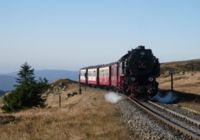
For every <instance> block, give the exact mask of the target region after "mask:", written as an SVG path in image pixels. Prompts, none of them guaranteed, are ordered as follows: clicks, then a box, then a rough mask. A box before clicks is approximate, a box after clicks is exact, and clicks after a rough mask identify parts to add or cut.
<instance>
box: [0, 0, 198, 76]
mask: <svg viewBox="0 0 200 140" xmlns="http://www.w3.org/2000/svg"><path fill="white" fill-rule="evenodd" d="M138 45H145V46H146V47H147V48H151V49H152V50H153V52H154V54H155V55H156V56H157V57H158V58H159V59H160V61H161V62H166V61H176V60H187V59H195V58H200V1H199V0H165V1H164V0H70V1H68V0H32V1H31V0H6V1H3V0H1V1H0V52H1V53H0V73H7V72H12V71H17V70H18V69H19V66H20V65H21V64H23V63H24V62H28V63H29V64H30V65H32V66H33V67H34V68H35V69H68V70H78V69H79V68H80V67H83V66H88V65H94V64H102V63H109V62H113V61H115V60H118V59H119V58H120V57H121V56H122V55H124V54H125V53H126V52H127V51H128V50H130V49H131V48H135V47H137V46H138Z"/></svg>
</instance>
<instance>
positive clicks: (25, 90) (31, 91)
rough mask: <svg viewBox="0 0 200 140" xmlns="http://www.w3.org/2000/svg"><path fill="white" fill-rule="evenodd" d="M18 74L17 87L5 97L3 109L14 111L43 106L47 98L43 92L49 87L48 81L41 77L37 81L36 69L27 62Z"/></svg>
mask: <svg viewBox="0 0 200 140" xmlns="http://www.w3.org/2000/svg"><path fill="white" fill-rule="evenodd" d="M18 76H19V77H18V79H17V83H18V84H17V85H16V89H15V90H14V91H12V92H11V93H10V94H8V95H7V96H5V97H4V99H3V101H4V106H3V107H2V109H3V110H4V111H5V112H13V111H18V110H20V109H24V108H30V107H33V106H43V105H44V101H45V99H43V98H42V93H43V92H44V90H46V88H47V87H48V81H47V80H46V79H41V78H40V79H39V81H36V80H35V78H34V70H33V69H31V67H30V66H29V65H28V64H27V63H25V64H24V65H22V66H21V70H20V71H19V73H18Z"/></svg>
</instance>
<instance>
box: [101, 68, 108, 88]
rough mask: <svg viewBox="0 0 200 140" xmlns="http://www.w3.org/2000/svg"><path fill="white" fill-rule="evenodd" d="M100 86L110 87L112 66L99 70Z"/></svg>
mask: <svg viewBox="0 0 200 140" xmlns="http://www.w3.org/2000/svg"><path fill="white" fill-rule="evenodd" d="M99 85H100V86H110V66H102V67H100V68H99Z"/></svg>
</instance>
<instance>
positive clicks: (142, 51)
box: [79, 46, 160, 98]
mask: <svg viewBox="0 0 200 140" xmlns="http://www.w3.org/2000/svg"><path fill="white" fill-rule="evenodd" d="M159 75H160V63H159V59H158V58H157V57H155V56H154V54H153V53H152V50H151V49H146V48H145V46H138V47H137V48H135V49H132V50H130V51H128V53H127V54H125V55H124V56H122V57H121V58H120V59H119V60H118V61H116V62H113V63H109V64H102V65H95V66H87V67H83V68H81V69H80V71H79V82H80V84H81V85H87V86H92V87H102V88H106V89H112V90H114V91H118V92H120V93H122V94H126V95H127V96H130V97H133V98H152V97H153V96H155V95H156V94H157V91H158V82H157V81H156V78H157V77H159Z"/></svg>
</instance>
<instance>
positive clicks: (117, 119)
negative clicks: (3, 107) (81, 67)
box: [0, 84, 130, 140]
mask: <svg viewBox="0 0 200 140" xmlns="http://www.w3.org/2000/svg"><path fill="white" fill-rule="evenodd" d="M74 90H77V85H76V84H73V85H71V86H69V90H68V91H63V92H62V107H61V108H59V107H58V95H53V94H49V96H48V98H47V101H46V103H47V107H46V108H43V109H42V108H33V109H28V110H24V111H21V112H17V113H13V114H12V115H13V116H15V117H16V118H17V120H16V121H15V122H13V123H10V124H5V125H0V132H1V135H0V139H1V140H40V139H41V140H49V139H51V140H63V139H65V140H106V139H107V140H117V139H120V140H121V139H124V140H128V139H130V132H129V130H128V129H127V128H126V127H125V124H124V123H123V122H122V120H121V115H120V112H119V111H118V108H116V107H115V106H113V105H112V104H110V103H107V102H105V100H104V97H103V94H104V92H103V91H97V90H93V89H87V92H83V94H82V95H77V96H74V97H71V98H68V99H66V96H67V93H68V92H70V91H74Z"/></svg>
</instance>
